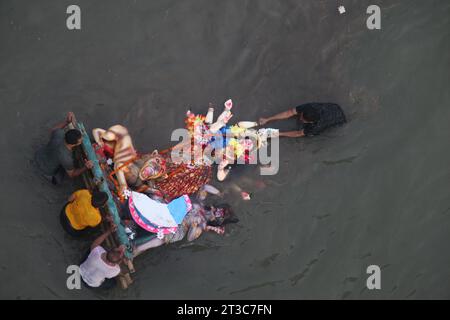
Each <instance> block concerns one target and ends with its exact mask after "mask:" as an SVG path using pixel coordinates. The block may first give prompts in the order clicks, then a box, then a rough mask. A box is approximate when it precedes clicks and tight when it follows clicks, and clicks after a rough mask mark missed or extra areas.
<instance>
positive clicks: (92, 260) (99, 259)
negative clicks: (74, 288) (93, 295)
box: [80, 226, 125, 289]
mask: <svg viewBox="0 0 450 320" xmlns="http://www.w3.org/2000/svg"><path fill="white" fill-rule="evenodd" d="M116 228H117V227H116V226H112V227H111V228H110V229H109V230H108V231H106V232H105V233H103V234H102V235H101V236H100V237H98V238H97V239H96V240H95V241H94V242H93V243H92V245H91V251H90V253H89V255H88V257H87V259H86V260H85V261H84V262H83V263H82V264H81V265H80V275H81V279H82V280H83V282H84V283H85V284H87V285H88V286H89V287H91V288H98V287H102V288H103V289H110V288H112V287H113V286H114V285H115V284H116V282H115V281H114V280H113V279H114V278H115V277H116V276H118V275H119V273H120V262H121V261H122V260H123V257H124V252H125V246H123V245H122V246H119V247H117V248H114V249H112V250H108V251H107V250H105V249H104V248H103V247H102V243H103V242H104V241H105V240H106V238H108V236H109V235H110V234H111V233H113V232H114V231H115V229H116Z"/></svg>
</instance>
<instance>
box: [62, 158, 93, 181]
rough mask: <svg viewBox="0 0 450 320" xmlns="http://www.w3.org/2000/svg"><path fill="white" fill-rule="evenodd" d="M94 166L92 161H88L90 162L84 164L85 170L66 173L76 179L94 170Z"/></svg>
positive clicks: (73, 170) (79, 169)
mask: <svg viewBox="0 0 450 320" xmlns="http://www.w3.org/2000/svg"><path fill="white" fill-rule="evenodd" d="M93 166H94V164H93V163H92V161H91V160H88V161H85V162H84V167H83V168H78V169H72V170H66V172H67V175H68V176H69V177H71V178H76V177H78V176H80V175H82V174H83V173H85V172H86V171H87V170H90V169H92V167H93Z"/></svg>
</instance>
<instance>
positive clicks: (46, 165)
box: [35, 112, 93, 185]
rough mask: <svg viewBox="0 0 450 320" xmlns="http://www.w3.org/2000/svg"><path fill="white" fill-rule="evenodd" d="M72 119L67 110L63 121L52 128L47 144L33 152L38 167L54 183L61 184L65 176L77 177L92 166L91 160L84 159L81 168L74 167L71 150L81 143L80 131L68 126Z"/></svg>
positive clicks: (71, 114)
mask: <svg viewBox="0 0 450 320" xmlns="http://www.w3.org/2000/svg"><path fill="white" fill-rule="evenodd" d="M74 121H75V116H74V114H73V113H72V112H69V113H68V114H67V117H66V119H65V121H64V122H61V123H59V124H57V125H56V126H55V127H54V128H53V129H52V131H51V138H50V141H49V142H48V144H47V145H45V146H43V147H41V148H40V149H39V150H38V151H37V152H36V154H35V162H36V164H37V167H38V169H39V170H40V171H41V173H42V175H43V176H44V177H45V178H46V179H47V180H49V181H51V182H52V183H53V184H55V185H58V184H61V183H62V182H63V180H64V178H65V177H66V176H69V177H70V178H75V177H78V176H80V175H81V174H83V173H84V172H85V171H86V170H89V169H91V168H92V166H93V164H92V162H91V161H85V164H84V166H83V167H82V168H75V160H74V157H73V151H74V150H75V148H76V147H78V146H79V145H80V144H81V132H80V131H79V130H77V129H69V128H68V126H69V125H70V124H71V123H73V122H74Z"/></svg>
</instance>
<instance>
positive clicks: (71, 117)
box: [66, 111, 75, 124]
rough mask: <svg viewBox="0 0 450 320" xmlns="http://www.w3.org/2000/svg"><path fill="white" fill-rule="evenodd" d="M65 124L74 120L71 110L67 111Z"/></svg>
mask: <svg viewBox="0 0 450 320" xmlns="http://www.w3.org/2000/svg"><path fill="white" fill-rule="evenodd" d="M66 122H67V124H69V123H72V122H75V114H74V113H73V112H71V111H70V112H68V113H67V117H66Z"/></svg>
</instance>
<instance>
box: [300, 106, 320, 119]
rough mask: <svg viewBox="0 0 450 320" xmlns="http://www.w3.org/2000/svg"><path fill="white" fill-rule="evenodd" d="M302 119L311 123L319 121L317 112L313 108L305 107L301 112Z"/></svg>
mask: <svg viewBox="0 0 450 320" xmlns="http://www.w3.org/2000/svg"><path fill="white" fill-rule="evenodd" d="M302 115H303V119H305V120H306V121H311V122H317V121H319V118H320V115H319V112H318V111H317V110H316V109H314V108H313V107H309V106H308V107H306V108H305V109H304V110H303V112H302Z"/></svg>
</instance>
